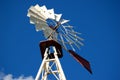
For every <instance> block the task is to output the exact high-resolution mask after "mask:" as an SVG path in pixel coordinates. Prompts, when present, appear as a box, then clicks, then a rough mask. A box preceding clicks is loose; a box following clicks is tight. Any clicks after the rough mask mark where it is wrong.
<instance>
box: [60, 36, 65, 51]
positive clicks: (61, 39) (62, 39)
mask: <svg viewBox="0 0 120 80" xmlns="http://www.w3.org/2000/svg"><path fill="white" fill-rule="evenodd" d="M59 35H60V39H61V41H62V44H63V46H64V48H65V49H67V47H66V45H65V43H64V39H63V37H62V34H59Z"/></svg>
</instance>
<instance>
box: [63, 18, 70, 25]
mask: <svg viewBox="0 0 120 80" xmlns="http://www.w3.org/2000/svg"><path fill="white" fill-rule="evenodd" d="M69 21H70V20H65V19H62V21H61V24H65V23H67V22H69Z"/></svg>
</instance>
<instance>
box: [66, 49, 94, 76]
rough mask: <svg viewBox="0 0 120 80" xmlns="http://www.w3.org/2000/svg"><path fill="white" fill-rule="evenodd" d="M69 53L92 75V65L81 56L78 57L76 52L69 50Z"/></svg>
mask: <svg viewBox="0 0 120 80" xmlns="http://www.w3.org/2000/svg"><path fill="white" fill-rule="evenodd" d="M68 52H69V53H70V54H71V55H72V56H73V57H74V58H75V59H76V60H77V61H78V62H79V63H80V64H81V65H82V66H83V67H84V68H86V69H87V70H88V71H89V72H90V73H91V74H92V70H91V67H90V63H89V62H88V61H87V60H85V59H84V58H83V57H81V56H80V55H78V54H77V53H76V52H74V51H72V50H68Z"/></svg>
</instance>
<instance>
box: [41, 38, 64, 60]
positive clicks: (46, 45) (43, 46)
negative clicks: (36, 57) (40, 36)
mask: <svg viewBox="0 0 120 80" xmlns="http://www.w3.org/2000/svg"><path fill="white" fill-rule="evenodd" d="M50 46H54V47H55V48H56V50H57V53H58V54H57V55H58V58H62V57H63V53H62V47H61V45H60V44H59V43H57V42H56V41H54V40H46V41H42V42H40V44H39V47H40V51H41V56H42V59H43V58H44V53H45V49H46V48H49V47H50ZM48 55H49V56H48V57H49V58H54V54H53V53H50V54H48Z"/></svg>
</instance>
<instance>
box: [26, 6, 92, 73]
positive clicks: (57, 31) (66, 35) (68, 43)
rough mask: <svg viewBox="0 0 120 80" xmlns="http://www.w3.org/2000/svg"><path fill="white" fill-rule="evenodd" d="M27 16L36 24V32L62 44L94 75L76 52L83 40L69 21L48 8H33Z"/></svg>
mask: <svg viewBox="0 0 120 80" xmlns="http://www.w3.org/2000/svg"><path fill="white" fill-rule="evenodd" d="M27 16H28V17H29V18H30V23H31V24H35V29H36V31H43V34H44V36H45V38H46V39H47V40H55V41H56V42H58V43H60V44H61V46H62V47H63V49H65V50H66V51H68V53H70V54H71V55H72V56H73V57H74V58H75V59H76V60H77V61H78V62H79V63H80V64H82V66H83V67H85V68H86V69H87V70H88V71H89V72H90V73H92V71H91V68H90V64H89V62H88V61H87V60H85V59H84V58H82V57H81V56H80V55H78V54H77V53H76V52H75V48H74V47H77V48H78V49H79V48H80V46H83V45H84V44H83V43H82V41H83V39H82V38H81V37H79V36H78V35H80V33H79V32H76V31H74V30H73V26H70V25H69V24H68V22H69V20H66V19H62V18H61V17H62V14H55V13H54V9H47V8H46V6H41V7H40V6H39V5H38V4H37V5H35V6H31V7H30V8H29V10H28V14H27Z"/></svg>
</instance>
